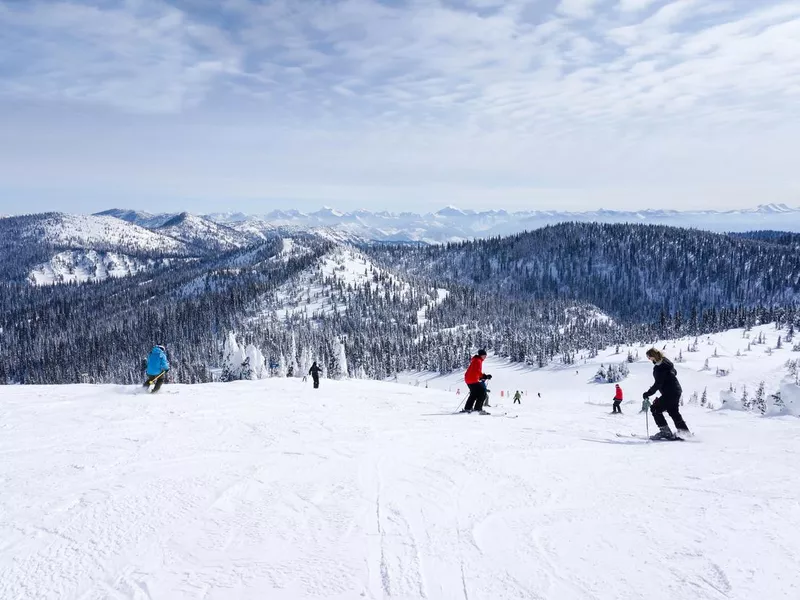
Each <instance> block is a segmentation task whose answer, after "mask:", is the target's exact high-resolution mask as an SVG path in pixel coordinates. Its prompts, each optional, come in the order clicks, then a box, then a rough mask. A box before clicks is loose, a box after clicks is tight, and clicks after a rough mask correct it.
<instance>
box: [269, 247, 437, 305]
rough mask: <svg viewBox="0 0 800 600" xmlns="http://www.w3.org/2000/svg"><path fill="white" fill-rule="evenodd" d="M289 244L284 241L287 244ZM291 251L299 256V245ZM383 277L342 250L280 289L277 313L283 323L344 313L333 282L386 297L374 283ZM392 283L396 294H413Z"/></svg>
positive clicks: (351, 251)
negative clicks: (296, 317) (293, 318)
mask: <svg viewBox="0 0 800 600" xmlns="http://www.w3.org/2000/svg"><path fill="white" fill-rule="evenodd" d="M286 241H287V240H286V239H284V244H285V242H286ZM290 247H291V248H292V251H293V252H295V253H296V254H299V253H300V250H298V246H297V245H294V246H292V245H290ZM381 274H384V271H383V269H381V268H380V267H378V266H376V265H375V264H374V263H373V262H372V261H370V260H369V259H368V258H367V257H366V256H365V255H364V254H362V253H361V252H359V251H358V250H356V249H355V248H353V247H351V246H338V247H336V248H334V249H333V250H332V251H331V252H329V253H327V254H325V255H324V256H323V257H321V258H320V260H319V262H318V263H317V264H316V265H315V266H314V267H313V268H311V269H307V270H306V271H304V272H303V273H301V274H300V275H299V276H298V277H295V278H293V279H292V280H290V281H289V282H287V283H285V284H284V285H282V286H281V287H280V288H279V289H278V291H277V293H276V303H277V306H276V307H275V308H274V313H275V314H276V315H277V317H278V318H279V319H284V318H286V317H287V316H291V315H295V314H303V313H304V314H308V315H309V316H313V315H314V314H315V313H324V314H331V313H332V312H333V311H334V310H338V311H342V310H344V308H345V307H346V298H342V297H340V296H337V295H336V294H335V293H334V290H333V287H334V286H333V285H331V283H330V282H339V283H342V284H343V285H344V286H350V287H352V288H354V289H355V288H364V286H365V285H369V287H370V288H371V289H372V291H373V292H379V293H383V292H385V291H386V288H385V286H384V284H383V283H382V282H379V281H374V279H373V276H380V275H381ZM392 282H393V284H394V285H395V286H396V287H393V288H392V293H397V294H399V295H400V296H405V295H408V294H409V293H411V286H410V285H409V284H408V283H406V282H405V281H403V280H402V279H400V278H398V277H395V276H392ZM439 298H440V299H438V300H437V301H436V302H441V301H442V299H443V298H441V292H439Z"/></svg>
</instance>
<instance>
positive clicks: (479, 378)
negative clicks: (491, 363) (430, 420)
mask: <svg viewBox="0 0 800 600" xmlns="http://www.w3.org/2000/svg"><path fill="white" fill-rule="evenodd" d="M485 358H486V350H484V349H482V348H481V349H480V350H478V353H477V354H476V355H475V356H473V357H472V360H470V361H469V368H467V372H466V373H464V383H466V384H467V387H468V388H469V397H468V398H467V403H466V405H465V406H464V408H463V410H462V411H461V412H472V411H473V410H476V411H478V412H480V413H484V412H485V411H484V410H483V403H484V402H485V401H486V387H485V386H484V383H483V382H484V381H485V380H487V379H491V378H492V376H491V375H486V374H485V373H484V372H483V361H484V359H485Z"/></svg>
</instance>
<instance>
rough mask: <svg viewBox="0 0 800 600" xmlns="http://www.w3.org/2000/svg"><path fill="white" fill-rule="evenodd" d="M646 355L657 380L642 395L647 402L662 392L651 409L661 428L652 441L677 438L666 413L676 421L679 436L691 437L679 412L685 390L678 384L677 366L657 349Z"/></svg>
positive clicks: (652, 437) (651, 349)
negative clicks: (668, 422)
mask: <svg viewBox="0 0 800 600" xmlns="http://www.w3.org/2000/svg"><path fill="white" fill-rule="evenodd" d="M646 354H647V358H648V359H650V362H652V363H653V365H654V366H653V379H655V383H653V386H652V387H651V388H650V389H649V390H647V391H646V392H645V393H644V394H642V398H644V399H645V400H647V399H648V398H650V396H652V395H653V394H655V393H656V392H661V397H659V398H656V399H655V401H654V402H653V405H652V406H651V407H650V412H651V413H653V420H654V421H655V422H656V425H658V428H659V432H658V433H657V434H655V435H653V436H651V439H654V440H662V439H667V440H669V439H673V438H674V437H675V435H674V434H673V433H672V431H671V430H670V428H669V425H667V420H666V419H665V418H664V413H665V412H666V413H668V414H669V416H670V417H672V420H673V421H675V428H676V429H677V430H678V434H679V435H691V434H690V432H689V428H688V427H687V426H686V421H684V420H683V417H682V416H681V413H680V410H679V407H680V401H681V394H682V393H683V389H682V388H681V384H680V383H679V382H678V373H677V371H676V370H675V365H673V364H672V362H671V361H670V360H669V359H668V358H667V357H665V356H664V355H663V354H662V353H661V351H660V350H658V349H657V348H650V350H648V351H647V353H646Z"/></svg>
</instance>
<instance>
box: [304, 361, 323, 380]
mask: <svg viewBox="0 0 800 600" xmlns="http://www.w3.org/2000/svg"><path fill="white" fill-rule="evenodd" d="M306 364H308V363H306ZM308 373H309V375H311V376H312V377H319V374H320V373H322V369H320V368H319V367H318V366H317V365H312V366H311V368H310V369H309V370H308Z"/></svg>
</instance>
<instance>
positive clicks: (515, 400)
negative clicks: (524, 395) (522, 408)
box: [512, 397, 522, 404]
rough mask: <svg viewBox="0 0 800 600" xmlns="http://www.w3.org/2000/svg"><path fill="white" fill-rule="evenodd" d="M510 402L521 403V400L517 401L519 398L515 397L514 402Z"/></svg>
mask: <svg viewBox="0 0 800 600" xmlns="http://www.w3.org/2000/svg"><path fill="white" fill-rule="evenodd" d="M512 404H522V402H520V401H519V398H516V397H515V398H514V402H513V403H512Z"/></svg>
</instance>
